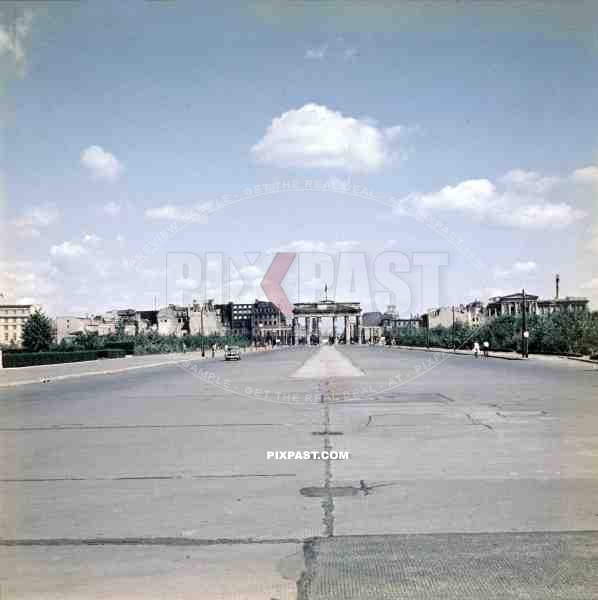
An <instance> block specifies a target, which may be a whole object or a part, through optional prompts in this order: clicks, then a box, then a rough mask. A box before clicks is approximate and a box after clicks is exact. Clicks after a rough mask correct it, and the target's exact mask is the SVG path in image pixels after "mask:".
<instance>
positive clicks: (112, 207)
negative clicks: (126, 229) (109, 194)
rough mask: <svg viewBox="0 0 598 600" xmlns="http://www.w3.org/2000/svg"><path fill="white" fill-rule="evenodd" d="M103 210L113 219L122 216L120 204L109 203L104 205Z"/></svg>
mask: <svg viewBox="0 0 598 600" xmlns="http://www.w3.org/2000/svg"><path fill="white" fill-rule="evenodd" d="M103 210H104V212H105V213H106V214H107V215H110V216H111V217H118V215H120V204H117V203H116V202H108V203H107V204H104V207H103Z"/></svg>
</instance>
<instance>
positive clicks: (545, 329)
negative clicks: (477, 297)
mask: <svg viewBox="0 0 598 600" xmlns="http://www.w3.org/2000/svg"><path fill="white" fill-rule="evenodd" d="M522 327H523V322H522V317H521V316H520V315H502V316H500V317H496V318H495V319H492V320H489V321H487V322H486V323H484V324H483V325H482V326H481V327H479V328H477V329H474V328H472V327H467V326H465V325H463V324H462V323H456V324H455V327H454V329H453V327H435V328H433V329H430V330H429V332H428V331H426V329H409V330H404V331H400V332H397V335H396V336H392V335H391V338H392V337H395V340H396V341H397V342H398V343H400V344H402V345H405V346H427V345H428V344H429V346H431V347H440V348H452V347H453V344H454V346H455V347H457V348H471V347H472V346H473V344H474V342H476V341H477V342H480V344H481V343H482V342H484V341H487V342H489V343H490V348H491V349H493V350H503V351H517V352H518V351H521V343H522V335H521V333H522ZM527 330H528V331H529V338H528V351H529V352H530V353H551V354H553V353H554V354H582V355H594V354H596V353H598V312H593V313H590V312H585V313H577V314H574V313H553V314H551V315H542V316H540V315H530V316H529V317H528V322H527Z"/></svg>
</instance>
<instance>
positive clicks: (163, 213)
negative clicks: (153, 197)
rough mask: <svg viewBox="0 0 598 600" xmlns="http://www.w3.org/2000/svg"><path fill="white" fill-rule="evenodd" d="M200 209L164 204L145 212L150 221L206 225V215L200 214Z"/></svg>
mask: <svg viewBox="0 0 598 600" xmlns="http://www.w3.org/2000/svg"><path fill="white" fill-rule="evenodd" d="M200 210H201V207H190V206H174V205H173V204H164V205H163V206H157V207H156V208H148V209H146V210H145V213H144V214H145V216H146V218H148V219H150V220H152V221H183V220H187V221H193V222H194V223H200V224H202V225H206V224H207V223H208V215H207V214H206V215H202V216H201V217H198V215H199V214H200Z"/></svg>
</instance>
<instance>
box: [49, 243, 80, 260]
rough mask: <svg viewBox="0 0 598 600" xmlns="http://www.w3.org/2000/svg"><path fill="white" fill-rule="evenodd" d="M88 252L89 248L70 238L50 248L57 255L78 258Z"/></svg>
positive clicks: (52, 253)
mask: <svg viewBox="0 0 598 600" xmlns="http://www.w3.org/2000/svg"><path fill="white" fill-rule="evenodd" d="M86 253H87V250H86V249H85V248H84V247H83V246H82V245H81V244H78V243H77V242H70V241H68V240H67V241H65V242H62V244H58V245H56V246H52V247H51V248H50V254H51V255H52V256H57V257H65V258H77V257H79V256H83V255H84V254H86Z"/></svg>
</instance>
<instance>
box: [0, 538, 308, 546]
mask: <svg viewBox="0 0 598 600" xmlns="http://www.w3.org/2000/svg"><path fill="white" fill-rule="evenodd" d="M303 542H304V540H303V539H302V538H212V539H205V538H185V537H124V538H40V539H5V538H1V539H0V546H5V547H14V546H220V545H223V546H224V545H241V544H303Z"/></svg>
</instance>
